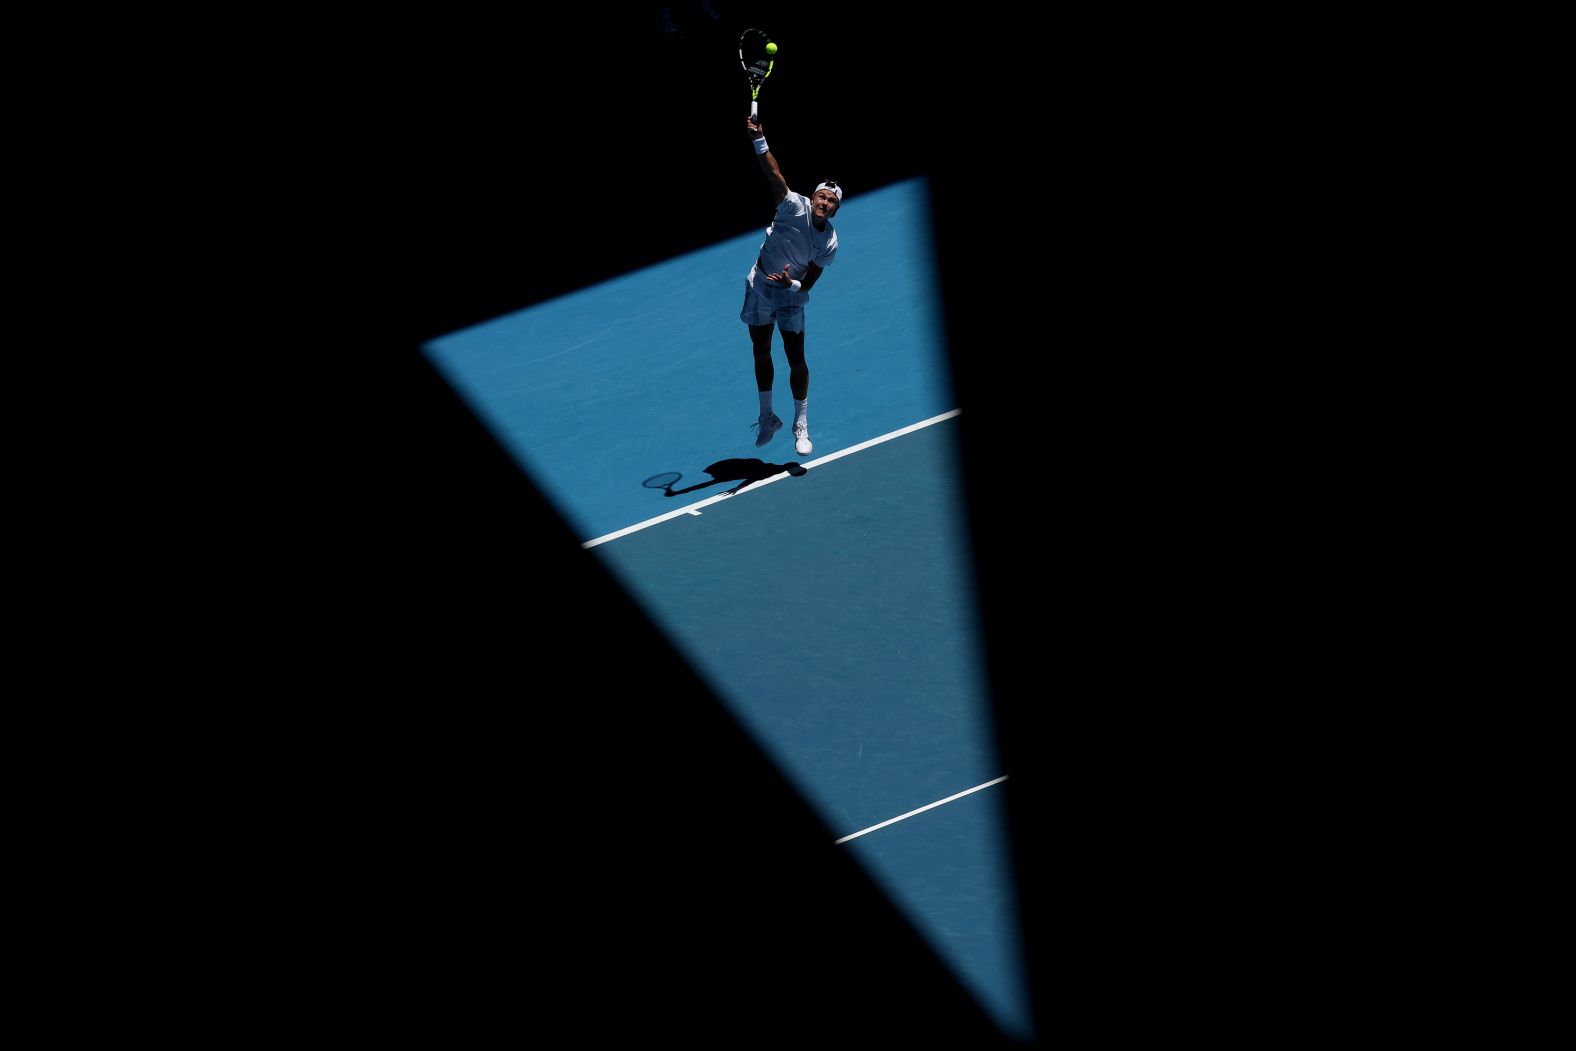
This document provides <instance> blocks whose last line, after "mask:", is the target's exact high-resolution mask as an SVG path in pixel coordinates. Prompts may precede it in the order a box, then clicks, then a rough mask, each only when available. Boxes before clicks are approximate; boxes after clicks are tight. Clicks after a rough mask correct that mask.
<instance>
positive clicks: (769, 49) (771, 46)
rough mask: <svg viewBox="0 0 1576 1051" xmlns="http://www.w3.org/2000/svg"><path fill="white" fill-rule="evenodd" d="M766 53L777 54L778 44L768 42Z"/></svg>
mask: <svg viewBox="0 0 1576 1051" xmlns="http://www.w3.org/2000/svg"><path fill="white" fill-rule="evenodd" d="M766 53H767V54H768V55H775V54H777V45H776V44H767V45H766Z"/></svg>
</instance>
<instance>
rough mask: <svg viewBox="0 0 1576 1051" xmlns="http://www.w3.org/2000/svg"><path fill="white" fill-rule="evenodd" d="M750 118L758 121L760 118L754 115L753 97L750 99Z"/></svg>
mask: <svg viewBox="0 0 1576 1051" xmlns="http://www.w3.org/2000/svg"><path fill="white" fill-rule="evenodd" d="M750 119H751V120H753V121H759V120H760V118H759V117H757V116H756V115H755V100H754V99H751V100H750Z"/></svg>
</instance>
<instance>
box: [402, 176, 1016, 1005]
mask: <svg viewBox="0 0 1576 1051" xmlns="http://www.w3.org/2000/svg"><path fill="white" fill-rule="evenodd" d="M929 217H930V204H929V201H928V199H927V194H926V186H925V183H924V182H923V181H922V180H913V181H909V182H904V183H899V184H896V185H893V186H889V187H886V188H883V189H880V190H877V191H873V192H870V193H868V194H865V195H853V196H850V198H849V199H848V201H847V202H846V203H845V206H844V208H843V209H842V210H841V212H840V213H839V215H838V217H837V219H836V227H837V230H838V234H839V237H840V239H841V240H842V243H843V245H844V249H843V251H842V252H840V254H839V257H838V259H837V261H836V263H835V264H834V265H833V266H832V267H831V268H829V269H828V271H827V274H826V276H825V278H824V279H823V280H822V281H821V283H820V284H819V285H818V286H817V287H816V289H815V291H814V293H813V295H812V299H811V302H810V304H809V307H808V309H807V339H806V350H807V360H808V362H809V366H810V370H811V377H812V378H811V387H810V399H809V424H810V433H811V436H812V437H813V439H814V441H815V450H814V452H813V453H812V454H811V455H809V456H806V457H802V458H800V457H797V456H796V455H795V453H794V451H793V447H792V438H791V436H790V435H789V433H788V431H787V429H786V428H785V429H784V431H782V432H780V433H779V434H778V436H777V437H776V438H775V439H774V441H773V442H771V443H769V444H768V445H766V446H764V447H762V448H756V446H755V445H754V437H753V432H752V431H751V430H750V427H749V424H750V423H751V422H752V421H753V419H754V417H755V413H756V399H755V393H754V377H753V373H752V370H751V361H750V352H749V340H748V336H747V332H746V330H745V327H744V326H743V324H742V323H740V322H739V320H738V311H739V303H740V301H741V299H742V293H743V280H744V274H745V272H746V271H747V270H748V268H749V265H750V262H751V261H752V260H753V258H754V255H755V250H756V248H757V247H758V246H759V244H760V240H761V232H760V231H754V232H751V233H749V234H747V235H743V236H741V237H738V238H736V239H733V240H730V241H727V242H724V243H721V244H717V245H713V246H711V247H709V248H706V249H703V250H701V251H698V252H694V253H692V254H690V255H687V256H684V257H682V258H677V259H673V260H670V261H667V262H664V263H662V264H660V265H658V266H655V267H651V268H649V269H646V270H642V271H638V272H635V273H630V274H626V275H624V276H622V277H619V278H616V279H614V280H612V281H608V282H605V283H603V284H601V285H597V286H595V287H592V288H586V289H582V290H580V291H578V292H575V293H573V294H571V295H567V296H563V297H561V298H559V299H556V300H553V301H550V302H546V303H542V304H539V305H537V306H534V307H531V308H528V309H526V310H522V311H519V312H517V313H514V314H510V315H508V316H505V317H500V318H497V319H494V320H492V321H490V322H487V323H485V324H482V325H478V326H475V327H473V328H469V329H466V330H464V331H462V332H457V333H453V334H451V335H449V336H446V337H443V338H440V339H437V340H434V341H432V342H431V343H429V344H428V345H427V346H426V348H425V353H426V354H427V356H428V358H429V360H431V361H432V362H433V364H434V365H435V366H436V367H437V368H438V369H439V371H440V372H441V373H442V374H443V376H444V377H445V379H446V380H447V381H448V382H449V383H450V384H451V385H452V386H453V387H454V388H455V390H456V391H457V392H458V393H459V394H460V395H461V397H462V398H463V399H464V400H465V401H466V403H467V404H468V405H469V406H470V408H471V409H472V410H473V411H474V412H475V413H476V415H477V416H478V417H479V418H480V419H481V420H482V421H483V422H484V423H485V424H486V425H487V426H488V428H489V429H490V430H491V431H492V432H493V434H494V435H495V436H496V437H497V438H498V440H499V441H500V443H502V444H503V445H504V446H505V448H507V449H508V450H509V452H510V453H511V455H512V456H513V457H514V458H515V459H516V461H517V462H518V463H519V465H520V466H521V468H522V469H523V470H524V471H525V472H526V473H527V474H528V475H529V476H530V477H531V478H532V480H533V481H534V482H535V483H536V485H537V486H538V487H539V488H540V489H541V490H542V491H543V492H544V493H545V494H547V495H548V496H549V498H550V499H551V500H552V501H553V502H554V504H555V506H556V508H557V509H558V511H559V512H560V514H561V515H562V516H563V517H564V519H565V520H566V521H567V522H568V523H569V524H570V526H571V527H572V528H573V529H574V530H575V532H576V534H577V535H578V536H579V537H580V538H581V539H582V541H583V542H584V543H585V545H586V548H585V550H586V555H585V557H587V558H596V559H600V560H602V562H603V563H604V564H605V565H606V566H607V567H608V568H609V569H610V570H611V571H612V572H613V573H614V575H615V576H616V577H617V579H618V580H619V581H620V582H621V583H622V584H623V585H624V587H625V588H626V589H627V590H628V591H629V592H630V594H631V595H632V596H633V597H634V598H635V600H636V601H637V602H638V603H639V604H640V605H641V606H642V607H643V608H644V609H645V610H646V612H647V613H648V614H649V615H650V617H651V618H652V620H653V622H654V623H656V624H657V625H659V627H660V628H661V629H662V630H663V631H664V632H665V633H666V634H667V635H668V637H669V639H670V640H671V641H672V643H673V644H674V646H675V647H676V648H677V649H678V650H679V652H681V653H682V654H683V655H685V656H686V657H687V658H688V659H689V661H690V662H691V663H692V664H693V665H694V667H695V668H696V670H697V671H698V672H699V673H700V674H701V676H702V677H703V678H704V679H705V680H706V681H707V682H708V683H709V684H710V685H711V686H712V687H713V689H714V690H715V691H716V693H717V694H718V696H719V697H720V698H721V699H723V701H724V702H725V703H726V704H727V705H728V706H729V709H730V711H731V712H732V713H733V715H734V716H735V718H737V719H738V721H739V722H740V724H741V725H742V726H743V727H744V728H745V729H746V730H747V731H748V732H749V733H750V734H751V735H752V736H753V737H754V738H755V739H756V740H757V741H758V742H759V744H760V746H761V747H762V749H763V750H764V751H766V752H767V753H768V754H770V755H771V756H772V757H773V758H774V759H776V761H777V762H778V763H779V764H780V766H781V768H782V770H783V771H784V773H785V774H786V775H787V776H788V777H789V779H790V780H791V781H792V782H793V783H794V785H795V786H796V787H797V788H798V789H799V791H800V792H801V793H802V795H803V796H804V798H805V799H806V800H807V801H808V802H809V803H810V805H811V806H812V808H813V809H814V810H815V811H816V813H817V814H818V815H819V816H820V817H821V819H822V820H823V821H824V823H825V825H826V827H827V829H828V833H829V836H830V837H831V838H833V839H836V840H840V841H843V842H842V843H841V847H840V849H844V850H847V851H849V852H850V853H852V854H853V855H854V856H855V857H856V858H857V859H858V860H859V861H860V863H861V864H862V865H863V866H864V867H865V869H866V871H867V872H869V873H870V875H871V876H872V878H874V879H875V880H876V881H877V882H878V883H879V884H880V885H881V886H882V887H884V888H885V889H886V890H887V891H888V893H889V894H890V895H891V897H892V898H893V900H894V902H896V903H897V905H898V906H899V907H900V908H901V909H902V910H903V911H904V912H905V914H906V915H908V916H909V918H910V919H911V921H912V922H913V923H914V925H915V926H916V928H917V929H918V930H919V931H920V932H921V933H922V934H923V935H924V936H925V937H926V938H927V940H928V941H929V942H930V944H931V945H932V946H933V947H934V948H935V950H936V952H937V953H938V954H939V955H940V956H941V957H942V958H943V959H945V960H946V961H947V962H948V963H949V964H950V965H951V967H952V968H953V970H954V972H955V973H956V974H957V975H958V977H959V979H960V980H961V981H962V982H963V983H964V985H965V986H966V987H967V988H968V989H969V990H970V991H971V992H972V993H973V994H974V995H975V996H976V998H977V999H978V1000H979V1001H980V1002H981V1003H982V1004H983V1005H984V1006H985V1007H986V1009H987V1010H988V1011H989V1012H990V1014H991V1015H992V1017H993V1018H995V1019H996V1021H997V1023H998V1024H999V1025H1000V1026H1001V1027H1002V1029H1003V1030H1004V1031H1006V1032H1008V1033H1009V1034H1012V1035H1016V1036H1027V1035H1028V1034H1029V1027H1030V1021H1029V1007H1028V990H1027V987H1026V982H1025V977H1024V974H1023V969H1022V953H1021V945H1020V941H1019V930H1018V922H1017V909H1016V903H1015V894H1014V889H1013V887H1012V885H1011V880H1010V874H1009V872H1010V869H1009V858H1008V856H1007V853H1006V851H1007V849H1008V847H1007V843H1008V837H1007V831H1006V826H1005V815H1004V808H1003V797H1004V794H1005V793H1006V792H1008V791H1011V784H1012V782H1011V780H1010V775H1011V771H1007V770H1003V769H1002V768H1001V764H1000V762H999V760H998V757H997V756H996V754H995V749H994V739H993V729H992V726H991V723H990V712H991V708H990V697H989V696H988V693H987V690H986V687H985V674H984V660H983V653H982V648H981V642H980V639H979V637H978V624H977V610H976V606H975V598H974V587H973V581H972V573H971V568H970V558H969V537H968V535H967V524H966V517H965V515H964V495H963V488H962V481H963V480H962V477H961V467H960V464H959V457H958V428H960V427H964V426H967V420H966V418H964V417H961V416H959V415H958V414H957V413H956V412H955V411H954V410H955V405H954V404H953V397H952V392H951V389H950V385H949V380H948V374H947V364H946V363H947V356H946V350H945V347H944V346H943V345H942V344H941V335H940V333H941V331H942V329H941V318H940V317H939V308H938V306H937V304H938V296H937V288H936V279H935V274H934V271H933V265H932V250H931V245H930V243H929V239H928V234H927V225H928V223H929ZM774 346H775V347H776V351H775V354H776V364H777V380H776V392H777V393H776V398H777V404H778V406H780V408H779V414H780V415H782V416H783V417H784V419H785V420H786V419H787V418H788V413H789V412H790V411H791V405H790V402H789V394H788V391H787V381H788V370H787V368H786V365H785V363H784V361H783V358H782V351H781V340H780V336H774ZM720 463H733V464H734V465H735V466H736V467H737V468H738V470H736V471H735V474H734V475H733V476H730V477H729V478H726V479H719V480H718V482H719V484H706V483H711V482H712V481H713V479H712V478H711V477H710V476H708V474H707V473H706V471H705V468H706V467H707V466H714V465H717V464H720ZM790 463H795V464H799V465H800V466H802V467H803V468H804V470H802V471H798V470H797V469H796V470H795V472H794V473H792V474H790V473H785V471H786V468H787V466H788V465H789V464H790ZM741 465H742V466H741ZM752 465H753V466H752ZM740 471H742V474H740V473H739V472H740ZM723 473H726V472H723ZM674 474H677V475H678V478H677V479H676V480H674V481H672V482H671V483H670V484H669V485H668V487H667V488H666V489H661V488H651V487H648V486H646V485H644V484H643V482H645V481H647V480H649V479H651V478H652V477H653V476H657V475H667V476H669V477H671V476H672V475H674ZM752 477H753V478H757V479H758V480H755V481H752V482H747V484H745V485H743V487H742V488H740V489H738V491H737V492H736V493H734V494H733V495H727V494H726V490H729V489H731V488H732V487H733V486H735V485H737V484H738V483H739V481H740V480H745V479H748V478H752ZM692 487H694V488H692ZM683 489H689V490H690V491H689V492H685V493H678V494H677V495H673V496H670V495H668V493H669V492H674V491H677V490H683ZM894 819H896V820H894Z"/></svg>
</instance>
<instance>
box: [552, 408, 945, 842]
mask: <svg viewBox="0 0 1576 1051" xmlns="http://www.w3.org/2000/svg"><path fill="white" fill-rule="evenodd" d="M962 411H963V410H962V409H953V410H951V411H950V412H944V413H942V414H941V415H940V416H932V417H931V418H930V419H928V420H920V421H919V422H918V423H911V424H909V425H908V426H907V427H903V428H901V429H899V430H895V431H892V432H891V433H890V434H883V435H881V437H879V438H871V439H870V440H869V441H867V442H860V443H859V444H858V445H850V446H849V447H848V448H846V449H839V450H838V451H837V452H835V453H828V454H827V455H826V456H823V457H821V458H820V459H818V460H811V461H810V462H809V463H805V464H800V465H799V466H801V467H803V468H804V469H805V470H807V471H808V470H809V469H810V468H812V467H819V466H821V465H822V464H823V463H831V462H832V461H833V460H840V459H842V458H843V457H844V456H849V455H851V454H853V453H856V452H861V451H862V450H865V449H868V448H870V447H871V446H872V445H880V444H881V443H882V442H889V441H891V440H892V439H893V438H901V437H903V435H905V434H910V433H912V432H914V431H917V430H919V429H920V428H921V427H929V426H930V425H931V424H933V423H940V422H941V421H942V420H950V419H952V417H954V416H956V415H957V414H958V413H960V412H962ZM788 477H791V476H790V475H789V474H788V473H787V472H786V471H785V472H783V473H782V474H774V475H772V476H771V477H770V478H763V479H761V480H760V481H759V482H754V483H752V484H751V485H750V486H748V487H747V489H740V490H739V492H740V493H744V492H746V491H753V490H756V489H759V488H761V487H762V486H766V485H771V484H772V483H773V482H780V481H782V480H783V479H784V478H788ZM728 496H729V494H727V493H718V494H717V495H716V496H708V497H706V498H705V499H704V500H697V501H696V502H695V503H693V504H685V505H684V506H683V507H679V508H675V509H674V510H672V511H669V512H667V513H666V514H661V515H658V516H657V517H655V518H648V519H646V520H645V521H644V522H636V523H635V524H634V525H632V526H625V527H624V528H623V529H620V530H618V531H617V532H613V533H609V534H607V535H606V536H599V537H597V538H596V539H595V540H587V541H586V542H585V543H583V544H581V545H580V546H581V547H584V548H591V547H596V546H597V545H598V544H605V543H607V542H608V541H609V540H617V539H618V538H619V537H621V536H628V535H629V534H631V533H638V532H640V531H641V530H642V529H649V528H651V527H652V526H654V525H657V524H659V523H662V522H666V521H667V520H668V519H670V518H677V517H678V516H679V515H698V514H700V509H701V508H702V507H709V506H710V505H712V504H714V503H717V502H718V501H719V500H726V499H728ZM839 842H841V841H839Z"/></svg>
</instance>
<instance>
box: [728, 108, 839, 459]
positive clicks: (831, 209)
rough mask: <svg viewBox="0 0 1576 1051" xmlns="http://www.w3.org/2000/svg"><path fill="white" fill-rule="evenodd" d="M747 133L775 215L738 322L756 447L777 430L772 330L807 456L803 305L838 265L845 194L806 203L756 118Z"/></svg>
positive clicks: (821, 193) (818, 192)
mask: <svg viewBox="0 0 1576 1051" xmlns="http://www.w3.org/2000/svg"><path fill="white" fill-rule="evenodd" d="M746 125H747V127H748V129H749V134H750V138H751V140H753V142H754V144H755V154H756V158H755V159H756V160H758V161H759V162H760V165H761V171H763V172H765V173H766V182H767V183H768V184H769V185H770V186H771V188H772V199H773V201H774V202H775V203H776V205H777V212H776V214H775V215H773V216H772V222H771V225H770V226H768V227H767V228H766V240H765V241H763V242H761V250H760V252H759V254H758V255H757V256H756V259H755V265H754V266H752V267H750V272H749V273H748V274H746V275H745V278H744V309H743V310H742V311H740V313H739V320H741V321H743V322H744V323H745V324H746V325H748V326H749V327H750V345H751V347H752V349H753V350H754V351H755V389H756V391H757V393H758V394H759V396H760V399H761V408H760V419H758V420H756V421H755V428H756V434H755V444H756V445H757V446H762V445H765V444H766V443H767V442H769V441H771V440H772V435H774V434H776V433H777V431H778V429H779V428H781V427H782V425H783V421H782V420H780V419H778V418H777V414H776V413H774V412H773V411H772V380H773V378H774V376H775V373H774V371H773V369H772V325H773V324H776V326H777V330H778V331H779V332H781V333H782V334H783V350H784V351H785V352H786V353H787V355H788V389H789V391H790V392H791V393H792V394H793V436H794V449H795V450H796V451H797V452H798V453H799V455H800V456H808V455H809V454H810V450H811V448H812V447H813V446H812V445H811V444H810V424H809V420H808V403H809V398H810V367H809V366H808V365H806V364H805V361H804V305H805V303H807V302H809V300H810V289H811V288H813V287H814V286H815V283H816V282H817V281H819V280H820V279H821V273H822V271H824V270H825V269H826V268H827V267H828V266H831V265H832V260H833V259H835V258H836V257H837V233H836V231H834V230H833V229H832V222H831V220H832V216H834V215H836V214H837V210H838V208H840V207H842V203H843V191H842V188H841V187H839V186H838V185H837V183H835V182H833V181H831V180H830V179H828V180H827V181H826V182H823V183H821V184H820V185H819V186H817V187H816V188H815V192H814V193H813V194H811V195H810V196H809V197H806V196H804V195H803V194H798V193H794V192H793V191H792V190H790V189H788V182H787V180H786V179H784V178H783V173H782V170H781V169H779V168H778V167H777V159H776V158H775V157H773V156H772V153H771V150H770V149H769V148H768V147H767V145H766V133H765V132H763V131H762V130H761V125H760V122H759V121H758V120H756V119H755V118H754V117H751V118H748V119H747V121H746Z"/></svg>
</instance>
